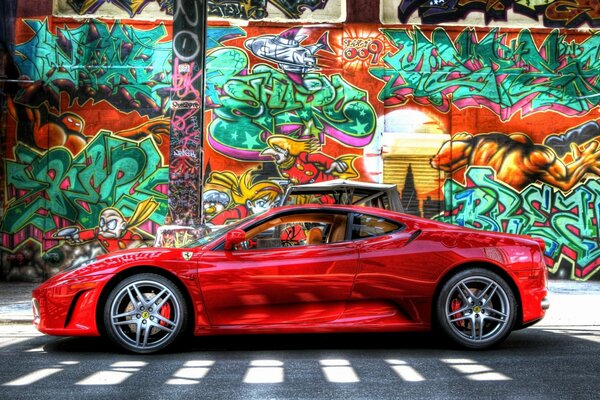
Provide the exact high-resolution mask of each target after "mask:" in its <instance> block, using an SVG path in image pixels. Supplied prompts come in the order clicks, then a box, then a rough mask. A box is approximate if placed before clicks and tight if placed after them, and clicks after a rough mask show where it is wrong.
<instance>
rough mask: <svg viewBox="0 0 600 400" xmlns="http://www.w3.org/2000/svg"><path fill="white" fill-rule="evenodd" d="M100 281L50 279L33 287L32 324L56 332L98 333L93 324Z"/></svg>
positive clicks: (74, 333) (67, 333)
mask: <svg viewBox="0 0 600 400" xmlns="http://www.w3.org/2000/svg"><path fill="white" fill-rule="evenodd" d="M103 283H104V282H103V281H102V280H97V281H86V282H81V281H76V280H64V281H54V280H50V281H48V282H46V283H44V284H42V285H41V286H39V287H38V288H36V289H35V290H34V291H33V298H32V308H33V316H34V320H33V324H34V325H35V327H36V328H37V329H38V330H39V331H40V332H42V333H45V334H48V335H56V336H99V335H100V333H99V330H98V326H97V324H96V310H97V304H98V298H99V297H100V293H101V290H102V287H103Z"/></svg>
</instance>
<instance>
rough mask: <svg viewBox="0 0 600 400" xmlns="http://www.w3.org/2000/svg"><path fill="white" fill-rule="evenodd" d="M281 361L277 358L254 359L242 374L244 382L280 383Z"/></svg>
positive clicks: (281, 375) (281, 376)
mask: <svg viewBox="0 0 600 400" xmlns="http://www.w3.org/2000/svg"><path fill="white" fill-rule="evenodd" d="M283 380H284V373H283V363H282V362H281V361H278V360H254V361H251V362H250V368H248V370H247V371H246V375H245V376H244V383H282V382H283Z"/></svg>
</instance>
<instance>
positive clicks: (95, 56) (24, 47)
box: [15, 20, 171, 117]
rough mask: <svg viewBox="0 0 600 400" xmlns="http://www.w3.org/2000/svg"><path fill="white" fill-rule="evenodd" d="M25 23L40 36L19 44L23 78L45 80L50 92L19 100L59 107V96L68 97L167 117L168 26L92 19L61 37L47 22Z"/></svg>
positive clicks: (24, 92)
mask: <svg viewBox="0 0 600 400" xmlns="http://www.w3.org/2000/svg"><path fill="white" fill-rule="evenodd" d="M24 23H25V24H26V25H27V26H28V27H29V28H30V29H31V30H32V31H33V32H34V33H35V36H34V38H33V39H32V40H29V41H27V42H25V43H22V44H20V45H17V46H16V48H17V51H18V53H19V57H15V63H16V65H17V67H18V68H19V73H20V74H21V75H26V76H28V77H29V78H30V79H32V80H34V81H40V82H44V91H43V92H41V91H32V90H31V89H27V88H23V89H21V90H20V92H19V93H18V94H17V96H16V98H15V101H17V102H20V103H23V104H27V105H28V106H39V105H40V104H41V103H42V102H44V101H49V102H50V104H51V105H52V106H53V107H55V108H57V109H58V108H60V107H59V104H58V99H59V97H60V96H59V94H60V93H67V94H69V96H70V97H71V99H72V100H73V101H74V100H77V101H78V102H79V104H83V103H85V102H86V101H88V100H90V99H91V100H93V101H94V102H97V101H107V102H109V103H110V104H112V105H113V106H114V107H116V108H118V109H119V110H121V111H123V112H130V111H137V112H138V113H139V114H140V115H149V116H151V117H155V116H160V115H163V114H164V113H165V111H166V107H167V102H168V89H169V87H170V86H171V71H170V62H169V59H170V57H171V52H170V43H168V42H166V43H165V42H162V39H164V38H165V37H166V36H167V30H166V28H165V26H164V24H163V23H159V24H158V25H156V26H155V27H154V28H152V29H149V30H142V29H137V28H134V27H133V26H130V25H124V24H122V23H120V22H118V21H116V22H114V23H113V24H112V27H110V26H109V25H108V24H107V23H105V22H102V21H99V20H88V21H87V22H85V23H83V24H82V25H81V26H79V27H77V28H73V29H67V28H64V29H63V28H58V29H57V31H58V33H57V35H53V34H52V33H51V32H50V30H49V28H48V22H47V20H44V21H37V20H25V21H24ZM40 54H44V56H43V57H40V56H39V55H40ZM81 66H86V67H85V68H82V67H81ZM34 86H35V85H34Z"/></svg>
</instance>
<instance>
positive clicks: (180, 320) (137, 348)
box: [104, 273, 187, 353]
mask: <svg viewBox="0 0 600 400" xmlns="http://www.w3.org/2000/svg"><path fill="white" fill-rule="evenodd" d="M186 323H187V308H186V304H185V300H184V297H183V295H182V294H181V291H180V290H179V289H178V288H177V286H176V285H175V284H174V283H173V282H172V281H171V280H169V279H167V278H165V277H163V276H161V275H157V274H151V273H144V274H137V275H133V276H130V277H128V278H126V279H124V280H123V281H122V282H120V283H119V284H118V285H117V286H116V287H115V288H114V289H113V290H112V291H111V292H110V294H109V296H108V299H107V302H106V306H105V308H104V328H105V330H106V332H107V334H108V337H109V338H110V339H111V340H112V341H113V342H115V343H116V344H117V345H119V346H121V347H122V348H123V349H125V350H128V351H131V352H135V353H152V352H155V351H159V350H163V349H165V348H166V347H168V346H169V345H171V344H172V343H173V342H174V341H175V339H176V338H177V337H178V336H179V335H180V333H181V332H182V331H183V330H184V327H185V325H186Z"/></svg>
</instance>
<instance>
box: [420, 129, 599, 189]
mask: <svg viewBox="0 0 600 400" xmlns="http://www.w3.org/2000/svg"><path fill="white" fill-rule="evenodd" d="M598 146H599V143H598V142H597V141H595V140H591V141H589V142H587V143H586V144H584V145H583V146H582V147H580V146H578V145H576V144H575V143H571V153H572V157H573V161H572V162H570V163H568V164H566V163H565V162H563V160H562V159H560V158H559V157H558V156H557V154H556V153H555V151H554V150H552V149H551V148H550V147H548V146H545V145H541V144H535V143H533V141H532V140H531V139H530V138H529V137H528V136H527V135H525V134H522V133H515V134H512V135H506V134H503V133H486V134H480V135H475V136H473V135H470V134H468V133H459V134H457V135H455V136H454V137H453V138H452V139H451V140H448V141H446V142H445V143H444V144H443V145H442V147H441V148H440V150H439V151H438V153H437V154H436V155H435V156H434V157H433V158H432V159H431V166H432V167H433V168H436V169H439V170H442V171H445V172H455V171H457V170H459V169H461V168H463V167H467V166H488V167H492V168H493V169H494V170H495V171H496V178H497V179H499V180H501V181H504V182H506V183H508V184H509V185H510V186H512V187H513V188H515V189H517V190H521V189H524V188H525V187H526V186H527V185H529V184H530V183H532V182H534V181H536V180H537V181H540V182H543V183H547V184H549V185H552V186H555V187H557V188H559V189H561V190H563V191H568V190H570V189H572V188H573V187H574V186H575V185H576V184H577V182H579V181H580V180H581V178H583V176H584V175H585V174H586V173H588V172H591V173H594V174H596V175H600V151H599V149H598Z"/></svg>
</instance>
